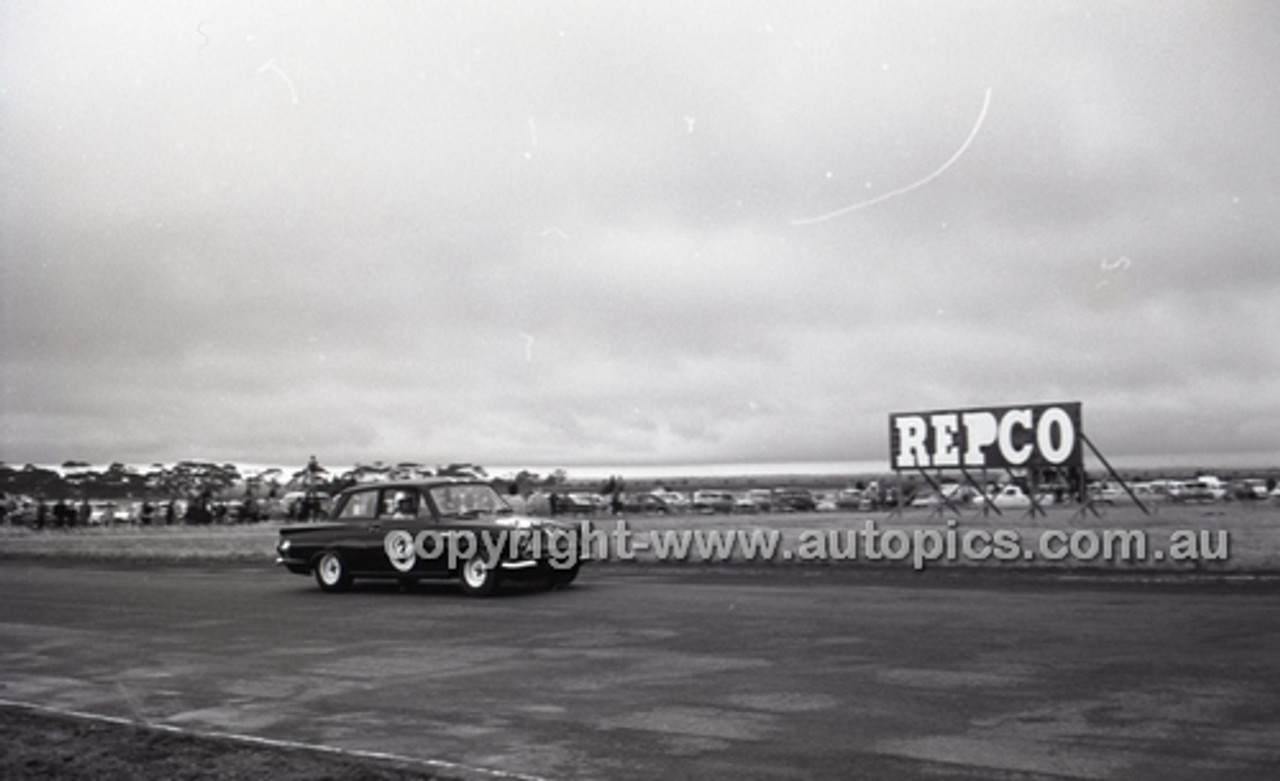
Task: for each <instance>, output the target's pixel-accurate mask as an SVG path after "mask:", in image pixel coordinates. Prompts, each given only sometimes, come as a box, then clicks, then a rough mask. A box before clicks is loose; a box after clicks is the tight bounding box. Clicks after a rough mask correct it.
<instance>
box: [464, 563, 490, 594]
mask: <svg viewBox="0 0 1280 781" xmlns="http://www.w3.org/2000/svg"><path fill="white" fill-rule="evenodd" d="M459 575H460V577H459V580H460V581H461V583H462V590H463V591H464V592H465V593H467V594H469V595H471V596H473V597H484V596H488V595H489V594H492V593H493V591H494V589H496V588H497V587H498V570H497V568H496V567H491V566H489V563H488V562H487V561H485V560H484V558H483V557H480V556H477V557H475V558H473V559H468V560H467V561H465V562H464V563H463V565H462V571H461V573H459Z"/></svg>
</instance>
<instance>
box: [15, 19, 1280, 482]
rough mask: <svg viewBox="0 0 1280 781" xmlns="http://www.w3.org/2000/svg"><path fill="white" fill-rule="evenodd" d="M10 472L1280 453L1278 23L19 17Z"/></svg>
mask: <svg viewBox="0 0 1280 781" xmlns="http://www.w3.org/2000/svg"><path fill="white" fill-rule="evenodd" d="M0 122H2V125H0V133H2V136H0V187H2V190H3V192H2V196H3V200H2V202H0V241H2V248H0V251H2V253H3V266H2V268H0V274H2V277H0V282H2V288H0V304H2V306H3V310H2V311H0V318H2V323H3V332H2V334H0V344H2V345H3V354H2V355H0V361H2V364H0V371H2V379H3V397H2V400H0V405H2V409H0V413H2V419H0V427H2V428H0V430H2V433H3V442H2V443H0V447H2V451H0V459H3V460H4V461H6V462H10V463H25V462H28V461H34V462H61V461H63V460H67V459H82V460H87V461H91V462H105V461H111V460H122V461H126V462H142V463H150V462H154V461H173V460H177V459H182V458H212V459H218V460H243V461H252V462H279V463H302V462H303V461H304V460H305V458H306V456H307V455H309V454H312V453H315V454H317V455H318V456H319V458H320V460H321V461H322V462H323V463H335V464H341V463H353V462H356V461H362V460H363V461H370V460H375V459H376V460H384V461H401V460H410V461H421V462H426V463H442V462H448V461H468V462H474V463H481V464H507V465H511V464H518V465H532V466H538V465H545V466H557V465H570V464H617V465H627V464H685V463H697V462H752V461H764V462H786V461H820V460H828V459H830V460H841V461H844V460H883V461H884V462H885V463H886V464H887V462H888V414H889V413H890V412H898V411H913V410H928V409H936V408H958V407H969V406H983V405H1004V404H1011V403H1022V402H1052V401H1080V402H1082V403H1083V405H1084V407H1083V409H1084V423H1085V429H1086V431H1087V432H1088V433H1089V435H1090V437H1091V438H1092V440H1093V441H1094V442H1095V443H1097V444H1098V446H1099V447H1101V448H1102V449H1103V450H1104V451H1105V452H1107V453H1108V454H1109V455H1116V456H1121V457H1123V456H1134V455H1142V454H1150V455H1155V456H1164V457H1170V458H1175V457H1185V456H1188V455H1199V454H1209V455H1211V456H1215V457H1221V458H1224V459H1227V458H1231V459H1240V458H1245V459H1253V460H1255V461H1258V462H1259V463H1262V464H1270V465H1276V464H1280V339H1277V334H1278V333H1280V264H1278V262H1277V261H1278V260H1280V187H1278V186H1277V183H1278V182H1280V143H1277V128H1280V9H1277V7H1276V6H1275V5H1274V4H1272V3H1267V2H1257V3H1244V2H1239V3H1236V2H1226V1H1224V0H1213V1H1212V2H1203V3H1195V2H1183V1H1175V2H1154V1H1153V2H1134V3H1103V2H1099V3H1089V2H1061V3H1059V2H1044V3H1029V2H992V3H979V2H921V3H911V2H902V1H901V0H889V1H886V2H878V3H871V2H856V3H854V2H845V1H844V0H823V1H821V2H794V1H790V0H789V1H787V2H781V1H779V2H759V1H754V0H749V1H747V2H743V1H742V0H732V1H729V0H725V1H724V2H701V1H699V0H674V1H673V2H654V1H653V0H645V2H610V3H604V2H599V3H588V2H555V1H548V0H539V1H538V2H512V1H510V0H507V1H505V2H420V3H393V2H361V3H354V2H352V3H319V2H306V3H302V2H299V3H263V2H259V1H258V0H252V1H246V2H212V0H209V1H207V2H194V3H150V4H142V3H136V2H123V3H112V2H96V3H80V2H48V1H46V0H41V1H40V2H6V3H4V4H3V6H0Z"/></svg>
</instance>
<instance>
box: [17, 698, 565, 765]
mask: <svg viewBox="0 0 1280 781" xmlns="http://www.w3.org/2000/svg"><path fill="white" fill-rule="evenodd" d="M0 706H4V707H11V708H20V709H24V710H29V711H36V712H38V713H51V714H54V715H57V716H67V717H70V718H75V719H84V720H86V721H96V722H100V723H103V724H117V725H121V726H127V727H143V728H146V729H151V730H155V731H157V732H167V733H169V734H171V735H182V736H184V737H193V738H212V739H215V740H229V741H233V742H236V743H245V744H249V745H255V746H268V747H270V748H285V749H296V750H302V751H316V752H320V753H324V754H335V755H337V756H342V757H350V758H353V759H373V760H380V761H384V762H400V763H403V764H407V765H417V766H421V767H428V768H433V769H436V770H447V771H451V772H454V773H465V774H468V775H474V776H485V777H488V778H502V779H514V781H549V779H546V778H543V777H542V776H532V775H528V774H526V773H511V772H508V771H506V770H495V769H493V768H487V767H474V766H472V765H464V764H462V763H460V762H450V761H448V760H445V759H422V758H420V757H408V756H404V755H402V754H391V753H389V752H386V751H365V750H362V749H352V748H340V747H338V746H326V745H324V744H321V743H302V742H299V741H296V740H279V739H276V738H264V737H261V736H259V735H246V734H243V733H239V732H206V731H202V730H194V729H187V728H185V727H178V726H175V725H173V724H162V723H159V722H154V721H138V720H136V719H129V718H125V717H123V716H108V715H106V714H103V713H88V712H86V711H79V710H72V709H70V708H56V707H54V706H52V705H40V704H38V703H34V702H23V701H21V700H9V699H5V698H3V697H0Z"/></svg>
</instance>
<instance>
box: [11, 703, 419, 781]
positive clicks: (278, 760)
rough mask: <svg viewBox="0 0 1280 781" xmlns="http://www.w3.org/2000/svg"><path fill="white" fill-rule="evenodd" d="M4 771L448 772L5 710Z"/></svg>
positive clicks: (88, 780) (348, 779)
mask: <svg viewBox="0 0 1280 781" xmlns="http://www.w3.org/2000/svg"><path fill="white" fill-rule="evenodd" d="M0 734H3V735H4V736H5V739H4V740H2V741H0V768H4V773H3V775H4V777H5V778H6V779H9V780H10V781H36V780H37V779H40V780H42V781H43V780H45V779H57V781H81V780H83V781H115V780H116V779H119V781H184V779H211V778H216V779H228V780H234V779H245V781H250V780H252V781H257V779H263V778H270V779H283V780H284V781H302V780H303V779H306V781H430V779H440V778H443V777H442V776H438V775H433V774H431V773H430V772H428V771H425V770H421V769H415V768H409V767H400V766H397V765H396V764H395V763H391V762H380V761H377V760H374V759H361V758H356V757H346V756H339V755H334V754H329V753H325V752H320V751H308V750H305V749H289V748H277V747H272V746H265V745H253V744H246V743H243V742H239V741H234V740H230V739H226V740H223V739H217V738H207V737H196V736H193V735H186V734H177V733H173V732H166V731H161V730H157V729H151V728H148V727H145V726H134V725H129V724H115V723H109V722H103V721H92V720H88V719H78V718H73V717H69V716H62V715H57V714H52V713H43V712H40V711H33V710H27V709H24V708H12V707H0Z"/></svg>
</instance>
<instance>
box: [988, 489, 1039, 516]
mask: <svg viewBox="0 0 1280 781" xmlns="http://www.w3.org/2000/svg"><path fill="white" fill-rule="evenodd" d="M989 498H990V500H991V503H992V504H993V505H995V506H996V507H998V508H1000V509H1001V510H1021V509H1026V508H1029V507H1031V497H1030V496H1027V492H1026V491H1023V490H1022V488H1021V487H1020V486H1017V485H1012V484H1010V485H1005V486H1001V487H1000V488H999V489H997V490H996V492H995V493H993V494H991V496H990V497H989Z"/></svg>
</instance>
